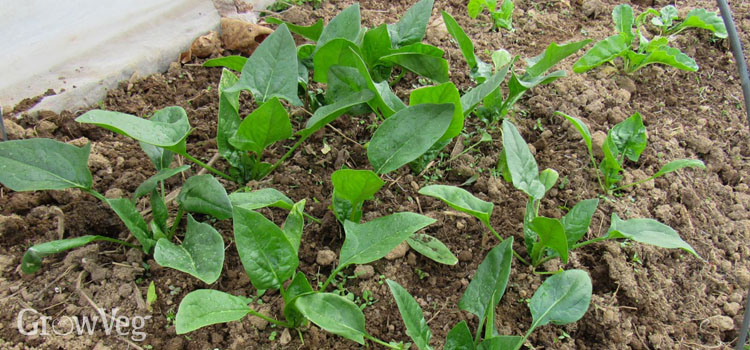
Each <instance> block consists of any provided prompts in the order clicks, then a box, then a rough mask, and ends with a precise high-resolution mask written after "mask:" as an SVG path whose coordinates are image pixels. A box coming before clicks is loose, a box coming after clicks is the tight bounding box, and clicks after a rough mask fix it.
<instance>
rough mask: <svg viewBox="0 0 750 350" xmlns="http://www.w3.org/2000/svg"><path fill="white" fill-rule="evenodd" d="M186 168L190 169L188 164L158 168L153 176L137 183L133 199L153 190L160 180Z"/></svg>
mask: <svg viewBox="0 0 750 350" xmlns="http://www.w3.org/2000/svg"><path fill="white" fill-rule="evenodd" d="M188 169H190V166H189V165H183V166H181V167H179V168H174V169H170V168H167V169H162V170H160V171H159V172H158V173H156V174H154V175H153V176H151V177H149V178H148V179H146V181H143V182H141V184H140V185H138V188H136V189H135V193H133V201H135V200H137V199H138V198H141V197H143V196H145V195H147V194H149V193H151V192H153V191H154V190H155V189H156V188H157V186H158V185H159V182H160V181H164V180H166V179H168V178H170V177H172V176H175V175H177V174H179V173H181V172H183V171H185V170H188Z"/></svg>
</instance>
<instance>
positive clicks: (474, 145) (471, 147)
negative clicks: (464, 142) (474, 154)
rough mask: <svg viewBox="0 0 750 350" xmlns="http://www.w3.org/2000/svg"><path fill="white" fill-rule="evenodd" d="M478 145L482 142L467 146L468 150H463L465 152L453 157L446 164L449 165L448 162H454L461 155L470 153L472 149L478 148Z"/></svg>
mask: <svg viewBox="0 0 750 350" xmlns="http://www.w3.org/2000/svg"><path fill="white" fill-rule="evenodd" d="M480 143H482V141H479V142H477V143H475V144H473V145H471V146H469V148H467V149H465V150H463V151H461V153H459V154H457V155H455V156H454V157H451V159H448V163H450V162H452V161H454V160H456V158H458V157H460V156H462V155H464V154H466V152H469V151H471V150H472V149H474V147H476V146H478V145H479V144H480Z"/></svg>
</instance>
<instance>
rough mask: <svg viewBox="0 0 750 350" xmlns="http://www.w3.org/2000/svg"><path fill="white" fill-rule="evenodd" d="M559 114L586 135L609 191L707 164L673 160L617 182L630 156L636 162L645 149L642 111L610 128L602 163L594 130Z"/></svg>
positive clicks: (603, 185) (600, 176) (593, 162)
mask: <svg viewBox="0 0 750 350" xmlns="http://www.w3.org/2000/svg"><path fill="white" fill-rule="evenodd" d="M556 114H557V115H560V116H562V117H564V118H565V119H567V120H568V121H569V122H570V123H571V124H573V126H575V128H576V130H578V132H579V133H580V134H581V137H583V140H584V142H585V143H586V148H587V149H588V152H589V157H590V159H591V164H592V166H593V167H594V168H595V169H598V172H597V180H598V181H599V184H600V186H601V188H602V190H603V191H604V192H605V193H607V194H612V193H614V192H617V191H619V190H622V189H625V188H628V187H632V186H637V185H640V184H642V183H644V182H647V181H650V180H653V179H655V178H657V177H659V176H663V175H666V174H668V173H671V172H673V171H677V170H680V169H682V168H699V169H705V168H706V166H705V164H703V162H702V161H700V160H698V159H678V160H673V161H671V162H669V163H667V164H665V165H663V166H662V167H661V168H660V169H659V171H657V172H656V173H654V174H653V175H651V176H649V177H648V178H645V179H641V180H637V181H635V182H633V183H630V184H625V185H619V186H618V183H619V182H620V180H622V178H623V176H622V175H621V173H622V172H623V171H624V170H625V169H624V168H623V166H624V164H625V160H626V159H629V160H630V161H632V162H637V161H638V158H640V156H641V153H642V152H643V151H644V150H645V149H646V145H647V140H646V138H647V136H646V127H645V126H644V125H643V119H642V118H641V115H640V114H639V113H637V112H636V113H634V114H633V115H632V116H630V118H628V119H625V120H624V121H622V122H620V123H618V124H617V125H615V126H613V127H612V129H611V130H609V132H608V133H607V138H606V139H605V140H604V143H603V144H602V153H604V159H602V161H601V162H600V163H599V166H597V162H596V158H595V157H594V148H593V143H592V139H591V132H590V131H589V128H588V127H587V126H586V124H585V123H584V122H583V121H582V120H580V119H578V118H576V117H573V116H569V115H566V114H564V113H562V112H556Z"/></svg>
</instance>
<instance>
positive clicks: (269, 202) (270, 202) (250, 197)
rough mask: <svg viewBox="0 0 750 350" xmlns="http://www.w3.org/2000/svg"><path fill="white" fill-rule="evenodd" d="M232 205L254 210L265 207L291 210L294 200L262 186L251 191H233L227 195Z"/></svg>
mask: <svg viewBox="0 0 750 350" xmlns="http://www.w3.org/2000/svg"><path fill="white" fill-rule="evenodd" d="M229 200H230V201H231V202H232V206H234V207H242V208H244V209H247V210H255V209H260V208H265V207H274V208H281V209H286V210H292V207H293V206H294V202H293V201H292V200H291V199H289V197H287V196H286V195H284V194H283V193H281V192H280V191H278V190H276V189H274V188H262V189H259V190H255V191H252V192H234V193H232V194H230V195H229Z"/></svg>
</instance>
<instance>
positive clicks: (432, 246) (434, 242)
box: [406, 233, 458, 265]
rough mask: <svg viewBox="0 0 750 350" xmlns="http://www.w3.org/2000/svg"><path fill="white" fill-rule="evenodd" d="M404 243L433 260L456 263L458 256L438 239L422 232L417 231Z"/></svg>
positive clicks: (445, 263)
mask: <svg viewBox="0 0 750 350" xmlns="http://www.w3.org/2000/svg"><path fill="white" fill-rule="evenodd" d="M406 243H408V244H409V246H410V247H411V248H412V249H414V250H416V251H417V252H418V253H419V254H422V255H424V256H426V257H428V258H430V259H432V260H433V261H435V262H438V263H440V264H444V265H456V264H457V263H458V258H456V256H455V255H453V253H452V252H451V250H450V249H449V248H448V247H446V246H445V244H443V242H441V241H440V240H439V239H437V238H435V237H432V236H430V235H427V234H424V233H417V234H414V235H412V236H411V237H409V238H407V239H406Z"/></svg>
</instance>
